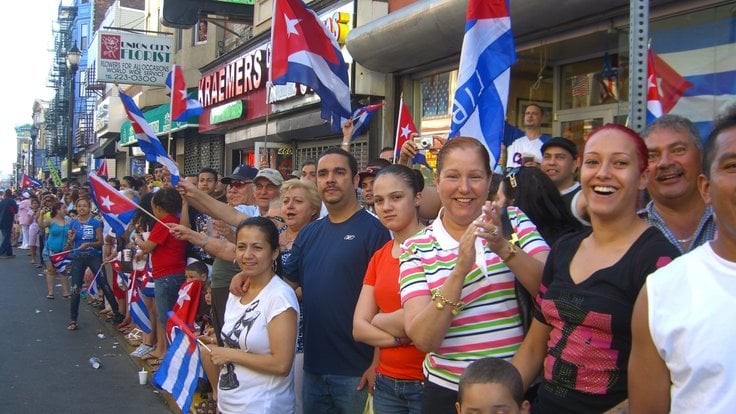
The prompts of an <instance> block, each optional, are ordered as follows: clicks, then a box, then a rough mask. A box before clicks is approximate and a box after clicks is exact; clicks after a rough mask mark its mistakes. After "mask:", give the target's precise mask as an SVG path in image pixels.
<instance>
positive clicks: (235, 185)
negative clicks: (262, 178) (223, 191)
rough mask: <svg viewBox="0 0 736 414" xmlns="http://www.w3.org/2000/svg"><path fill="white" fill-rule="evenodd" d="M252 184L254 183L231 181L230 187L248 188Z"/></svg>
mask: <svg viewBox="0 0 736 414" xmlns="http://www.w3.org/2000/svg"><path fill="white" fill-rule="evenodd" d="M251 183H253V181H241V180H232V181H230V184H229V185H230V186H231V187H234V188H240V187H243V186H246V185H248V184H251Z"/></svg>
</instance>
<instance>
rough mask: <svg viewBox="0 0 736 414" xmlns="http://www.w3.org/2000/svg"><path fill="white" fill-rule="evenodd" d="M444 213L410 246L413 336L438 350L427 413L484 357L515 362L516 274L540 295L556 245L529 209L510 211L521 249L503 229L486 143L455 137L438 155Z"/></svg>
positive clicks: (427, 366)
mask: <svg viewBox="0 0 736 414" xmlns="http://www.w3.org/2000/svg"><path fill="white" fill-rule="evenodd" d="M435 181H436V182H437V190H438V192H439V197H440V200H441V201H442V209H441V210H440V213H439V216H438V217H437V219H436V220H435V221H434V222H433V223H432V225H430V226H428V227H427V228H426V229H424V230H423V231H421V232H419V233H418V234H416V235H414V236H413V237H410V238H409V239H408V240H407V241H406V242H405V243H404V244H403V245H402V251H401V276H400V278H401V279H400V287H401V301H402V306H403V308H404V324H405V328H406V333H407V334H408V336H409V338H411V340H412V341H413V342H414V344H415V345H416V346H417V348H419V349H420V350H422V351H425V352H428V353H429V355H428V356H427V358H425V360H424V371H425V373H427V374H428V375H427V380H426V381H425V389H424V394H423V401H422V412H423V413H430V414H431V413H447V412H452V411H453V410H454V406H455V401H457V387H458V373H460V372H462V371H463V370H464V369H465V367H466V366H467V365H469V364H470V363H471V362H473V361H474V360H476V359H480V358H484V357H487V356H494V357H501V358H511V357H512V356H513V355H514V352H515V351H516V349H517V348H518V346H519V345H520V344H521V341H522V339H523V336H524V331H523V328H522V323H521V318H520V314H519V306H518V304H517V300H516V296H515V292H514V280H515V279H518V280H519V281H520V282H521V284H522V285H523V286H524V287H525V288H526V289H527V290H528V291H529V292H530V293H532V294H533V295H534V294H536V292H537V290H538V288H539V281H540V279H541V275H542V268H543V267H544V262H545V260H546V258H547V251H548V250H549V247H548V246H547V244H546V243H545V242H544V240H543V239H542V238H541V237H540V236H539V233H538V232H537V230H536V228H535V227H534V225H533V224H532V223H531V222H530V221H529V219H528V218H527V217H526V215H525V214H524V212H522V211H521V210H519V209H517V208H512V209H510V211H511V214H510V217H509V219H510V221H511V226H512V228H513V232H514V233H516V234H517V235H518V237H519V242H520V243H519V246H520V247H521V248H518V247H517V245H516V244H515V243H512V242H510V241H508V240H506V239H505V238H504V237H503V235H502V234H501V231H500V227H501V226H502V224H501V218H500V214H499V213H500V208H491V206H490V204H487V203H486V199H487V197H488V191H489V188H490V185H491V170H490V161H489V155H488V152H487V151H486V149H485V147H484V146H483V145H482V144H481V143H480V142H479V141H478V140H476V139H472V138H464V137H459V138H454V139H452V140H450V141H448V142H447V144H445V145H444V146H443V147H442V149H441V150H440V152H439V154H438V160H437V174H436V177H435Z"/></svg>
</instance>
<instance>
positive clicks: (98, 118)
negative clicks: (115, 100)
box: [94, 97, 110, 132]
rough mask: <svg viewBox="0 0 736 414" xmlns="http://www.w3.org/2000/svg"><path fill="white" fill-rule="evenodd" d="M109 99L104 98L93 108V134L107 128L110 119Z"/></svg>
mask: <svg viewBox="0 0 736 414" xmlns="http://www.w3.org/2000/svg"><path fill="white" fill-rule="evenodd" d="M109 108H110V98H109V97H108V98H105V99H103V100H102V102H100V103H98V104H97V107H95V124H94V125H95V132H100V131H102V130H103V129H105V128H107V124H108V120H109V118H110V111H109Z"/></svg>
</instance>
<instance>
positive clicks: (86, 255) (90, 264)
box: [71, 251, 120, 321]
mask: <svg viewBox="0 0 736 414" xmlns="http://www.w3.org/2000/svg"><path fill="white" fill-rule="evenodd" d="M100 267H102V253H100V252H99V251H95V252H77V253H75V254H74V257H73V258H72V269H71V277H72V302H71V306H72V307H71V316H72V320H73V321H76V320H77V318H78V317H79V301H80V299H79V294H80V293H81V290H82V285H83V284H84V271H85V270H87V268H89V270H90V271H91V272H92V274H95V275H96V274H97V271H98V270H99V271H100V274H99V275H98V276H97V288H98V289H100V290H102V293H103V294H104V295H105V299H106V300H107V302H108V303H109V304H110V308H111V309H112V311H113V314H115V315H118V314H119V313H120V312H119V311H118V301H117V300H116V299H115V296H113V294H112V288H110V285H109V284H108V283H107V275H106V274H105V268H104V267H102V269H100Z"/></svg>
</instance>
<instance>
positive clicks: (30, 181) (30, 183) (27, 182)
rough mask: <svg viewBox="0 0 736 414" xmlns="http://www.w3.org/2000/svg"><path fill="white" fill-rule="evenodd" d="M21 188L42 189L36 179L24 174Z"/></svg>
mask: <svg viewBox="0 0 736 414" xmlns="http://www.w3.org/2000/svg"><path fill="white" fill-rule="evenodd" d="M20 186H21V187H41V182H40V181H38V180H36V179H35V178H31V177H29V176H28V175H27V174H23V179H22V180H21V182H20Z"/></svg>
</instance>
